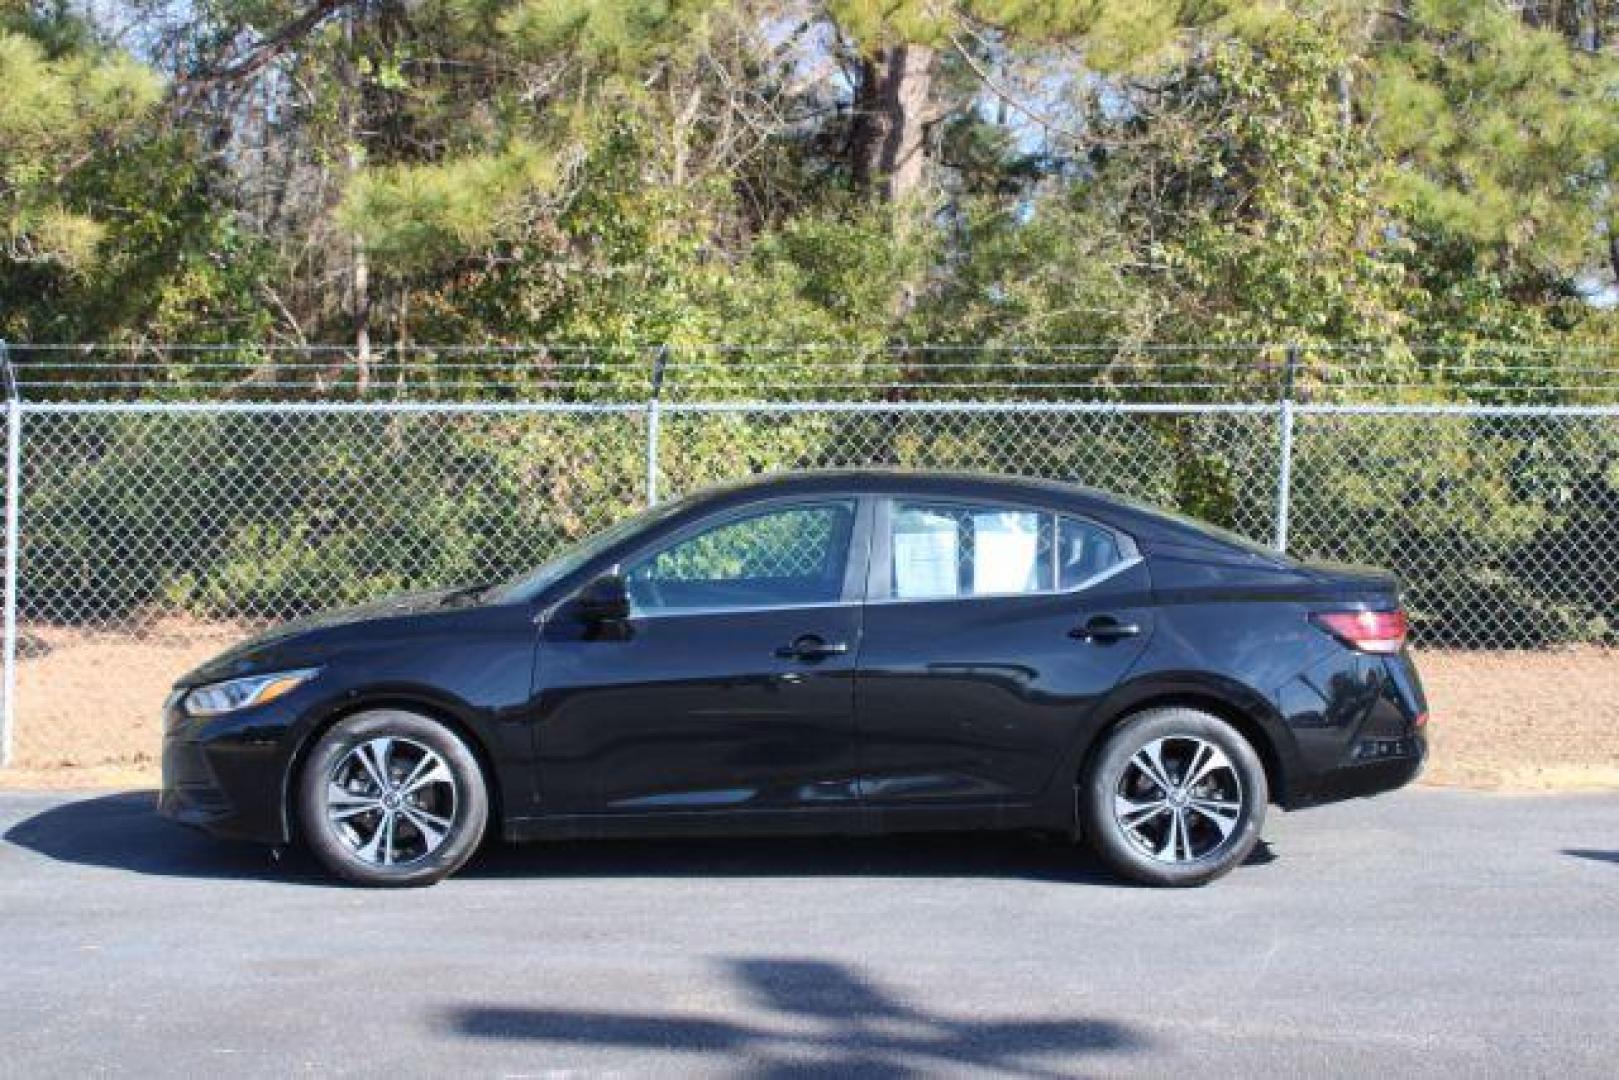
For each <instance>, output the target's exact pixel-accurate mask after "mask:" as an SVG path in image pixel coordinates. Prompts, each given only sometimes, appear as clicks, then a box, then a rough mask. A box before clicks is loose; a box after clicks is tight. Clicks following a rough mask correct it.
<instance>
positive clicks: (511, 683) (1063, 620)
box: [160, 471, 1427, 885]
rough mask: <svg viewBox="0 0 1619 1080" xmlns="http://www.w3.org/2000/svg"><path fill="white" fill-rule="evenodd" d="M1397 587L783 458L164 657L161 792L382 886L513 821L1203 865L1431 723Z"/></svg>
mask: <svg viewBox="0 0 1619 1080" xmlns="http://www.w3.org/2000/svg"><path fill="white" fill-rule="evenodd" d="M1405 634H1406V625H1405V615H1404V613H1403V612H1402V611H1401V609H1400V606H1399V599H1398V593H1397V585H1396V582H1395V580H1394V579H1393V578H1392V577H1391V576H1390V575H1388V574H1386V573H1383V572H1381V571H1376V570H1366V569H1356V568H1351V567H1342V566H1324V565H1314V564H1306V563H1300V562H1297V561H1294V560H1292V559H1289V558H1286V557H1284V556H1282V555H1279V554H1277V553H1276V552H1274V551H1271V550H1269V549H1266V548H1263V547H1259V546H1257V545H1255V544H1252V543H1249V542H1248V541H1245V540H1243V539H1241V538H1240V537H1237V536H1234V535H1231V534H1228V533H1225V532H1223V531H1221V530H1218V529H1215V528H1213V527H1211V526H1208V525H1204V524H1202V523H1200V522H1197V521H1193V520H1190V519H1187V518H1182V517H1178V516H1175V515H1172V514H1168V513H1165V512H1163V511H1160V510H1155V509H1152V508H1150V507H1146V506H1142V505H1138V504H1135V503H1132V502H1129V501H1126V500H1123V499H1119V498H1116V497H1112V496H1108V495H1104V494H1102V493H1099V492H1096V491H1091V490H1087V489H1085V488H1080V487H1074V486H1070V485H1066V484H1060V483H1052V482H1045V481H1039V480H1025V479H1008V478H998V477H985V476H965V475H947V474H927V473H924V474H910V473H901V472H875V471H874V472H836V473H808V474H802V475H795V476H791V477H781V476H776V477H766V478H762V479H755V480H750V481H747V482H744V483H739V484H734V485H731V486H728V487H723V488H718V489H715V490H711V491H708V492H705V493H703V494H700V495H697V496H693V497H690V498H686V499H681V500H679V501H677V502H671V503H667V504H665V505H662V506H659V507H657V508H655V509H653V510H649V511H647V512H645V513H643V514H641V515H639V516H637V517H634V518H631V519H629V520H628V521H625V522H624V523H622V524H620V525H618V526H616V527H614V528H612V529H610V530H608V531H607V532H604V533H601V534H600V535H598V536H596V537H594V538H592V539H590V540H587V541H585V542H584V543H582V544H580V545H579V546H577V547H575V548H574V549H572V550H571V551H569V552H567V553H566V554H564V555H562V556H561V557H560V558H557V559H556V560H554V561H552V562H550V563H547V564H546V565H545V566H542V567H540V568H539V569H538V570H535V571H534V572H533V573H530V574H528V575H526V576H524V577H522V578H519V579H517V580H515V581H511V582H507V583H505V584H501V585H495V586H488V587H477V588H463V589H455V590H446V591H438V592H431V593H422V594H417V595H411V596H405V597H399V598H396V599H392V600H388V601H384V602H382V603H378V604H374V605H371V606H367V607H363V608H356V609H352V610H346V611H340V612H335V613H330V614H326V615H322V616H319V617H316V618H311V619H307V620H304V621H302V622H297V623H292V624H289V625H286V626H283V627H280V628H278V629H276V630H273V631H271V632H269V633H267V634H265V635H263V636H260V637H258V638H255V639H253V640H251V641H248V642H246V643H244V644H242V645H240V646H238V647H236V648H234V649H232V650H230V651H229V652H227V653H225V654H224V655H223V656H220V657H219V658H217V659H215V660H213V661H211V662H209V663H207V664H205V665H203V666H202V667H201V668H198V669H197V670H196V671H193V672H192V673H190V674H189V675H187V676H185V677H184V678H183V679H182V680H180V682H179V684H178V685H177V686H176V688H175V691H174V694H173V695H172V697H171V698H170V700H169V705H168V709H167V715H166V717H165V731H166V733H165V737H164V748H163V792H162V796H161V799H160V807H161V810H162V812H163V813H165V814H167V815H169V816H170V817H172V818H175V819H177V820H179V821H182V822H185V823H187V824H192V825H197V826H201V827H203V828H206V829H208V830H211V831H213V832H215V833H217V834H220V835H225V836H234V837H241V838H246V839H250V840H255V841H260V842H264V843H269V844H276V845H281V844H286V843H289V842H291V841H293V840H298V841H301V842H302V843H304V844H306V845H308V847H309V848H310V849H312V850H313V852H314V853H315V855H316V856H317V857H318V858H319V859H320V860H321V862H322V863H323V864H324V865H326V866H327V867H328V868H330V870H331V871H332V872H333V873H335V874H338V875H340V876H342V877H344V878H347V879H349V880H351V881H355V882H360V883H364V884H370V885H418V884H427V883H430V882H434V881H437V880H439V879H441V878H443V877H445V876H446V875H448V874H450V873H452V872H453V871H455V870H456V869H457V868H458V867H460V866H461V865H462V864H463V863H465V862H466V861H467V859H468V858H469V857H470V856H471V855H472V853H473V851H474V850H475V849H476V848H477V846H478V844H479V841H480V840H481V839H482V837H483V836H484V835H485V833H486V832H488V831H489V830H491V829H494V830H497V831H498V833H499V834H500V835H502V836H504V837H506V838H508V839H513V840H523V839H534V838H550V837H581V836H585V837H594V836H609V835H627V834H636V835H689V834H695V833H703V834H714V833H873V832H898V831H907V830H936V829H1040V830H1054V831H1057V832H1059V833H1062V834H1065V835H1068V836H1072V837H1084V838H1085V839H1087V840H1088V841H1089V842H1090V844H1091V845H1092V846H1093V847H1094V848H1095V849H1096V851H1097V852H1098V853H1099V854H1100V855H1101V857H1102V858H1103V859H1104V860H1105V861H1106V862H1107V863H1108V864H1109V865H1110V866H1112V867H1113V868H1114V869H1116V870H1117V871H1118V872H1119V873H1121V874H1123V875H1125V876H1127V877H1130V878H1133V879H1135V880H1137V881H1143V882H1149V883H1152V884H1160V885H1196V884H1201V883H1203V882H1206V881H1209V880H1211V879H1213V878H1215V877H1218V876H1220V875H1221V874H1224V873H1226V872H1227V871H1229V870H1230V869H1232V868H1233V867H1234V866H1236V865H1238V864H1239V863H1241V862H1242V861H1243V860H1244V859H1245V858H1246V857H1247V856H1248V854H1249V853H1250V851H1251V850H1252V849H1253V847H1254V845H1255V844H1256V843H1257V842H1258V840H1259V836H1260V829H1261V826H1262V824H1263V822H1264V818H1265V812H1266V808H1267V806H1268V805H1269V804H1270V803H1272V802H1275V803H1277V804H1279V805H1281V806H1283V807H1287V808H1293V807H1301V806H1306V805H1309V804H1312V803H1319V802H1324V801H1328V800H1332V799H1339V798H1345V797H1349V796H1357V795H1367V794H1371V793H1374V792H1378V791H1383V790H1387V789H1389V788H1393V787H1397V786H1399V785H1401V784H1404V783H1406V782H1407V781H1409V780H1411V779H1412V778H1413V777H1414V776H1415V775H1416V774H1417V772H1418V771H1419V770H1420V768H1421V766H1422V762H1423V758H1424V756H1425V754H1426V752H1427V744H1426V740H1425V738H1424V734H1423V724H1424V722H1425V720H1426V719H1427V714H1426V706H1425V704H1424V699H1423V694H1422V688H1421V685H1420V683H1419V681H1418V678H1417V673H1416V671H1415V669H1414V668H1413V666H1412V663H1411V660H1410V657H1409V656H1408V655H1407V652H1406V650H1405Z"/></svg>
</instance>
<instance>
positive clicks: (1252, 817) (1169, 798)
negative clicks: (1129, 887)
mask: <svg viewBox="0 0 1619 1080" xmlns="http://www.w3.org/2000/svg"><path fill="white" fill-rule="evenodd" d="M1269 799H1270V793H1269V789H1268V787H1267V785H1266V782H1265V769H1264V765H1263V764H1262V763H1261V762H1260V760H1259V755H1258V754H1256V753H1255V752H1254V748H1253V747H1252V746H1251V745H1250V744H1249V743H1248V740H1247V739H1245V738H1243V736H1242V735H1241V734H1240V733H1239V732H1238V731H1237V730H1236V729H1235V728H1233V727H1232V726H1231V725H1230V724H1228V723H1226V722H1225V721H1224V720H1221V719H1220V718H1219V717H1217V716H1212V715H1210V714H1208V713H1205V712H1202V711H1199V710H1197V709H1187V708H1163V709H1149V710H1147V711H1145V712H1142V713H1139V714H1137V715H1136V716H1133V717H1130V718H1129V719H1128V720H1126V721H1125V722H1124V723H1122V724H1120V725H1119V726H1118V728H1116V729H1115V730H1114V731H1113V733H1112V734H1111V735H1110V736H1109V737H1108V739H1107V742H1105V743H1104V744H1103V745H1102V747H1101V750H1100V751H1099V752H1098V753H1097V755H1096V757H1095V759H1094V760H1093V761H1092V763H1091V766H1090V769H1089V770H1088V772H1087V774H1086V775H1085V776H1084V777H1083V778H1082V779H1081V783H1080V791H1079V806H1080V811H1081V813H1082V815H1083V822H1082V824H1083V825H1084V829H1085V834H1086V836H1087V837H1088V838H1089V839H1090V842H1091V845H1092V847H1094V848H1095V849H1096V851H1097V853H1098V854H1099V855H1100V856H1101V857H1102V859H1103V861H1105V862H1106V863H1107V864H1108V865H1109V866H1110V867H1112V868H1113V869H1114V870H1116V871H1118V872H1119V873H1120V874H1122V875H1124V876H1125V877H1128V878H1130V879H1132V880H1134V881H1139V882H1143V883H1145V884H1149V885H1202V884H1204V883H1206V882H1209V881H1213V880H1214V879H1215V878H1217V877H1220V876H1221V875H1223V874H1226V873H1229V872H1230V871H1231V870H1232V869H1234V868H1235V867H1237V866H1239V865H1240V864H1241V863H1242V861H1243V860H1244V859H1246V858H1247V857H1248V855H1249V853H1250V852H1252V851H1253V849H1254V845H1255V844H1257V843H1258V842H1259V835H1260V830H1261V828H1262V827H1263V826H1264V823H1265V805H1266V803H1267V802H1268V801H1269Z"/></svg>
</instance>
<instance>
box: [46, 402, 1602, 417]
mask: <svg viewBox="0 0 1619 1080" xmlns="http://www.w3.org/2000/svg"><path fill="white" fill-rule="evenodd" d="M15 407H16V408H18V409H19V411H21V412H22V413H25V414H36V413H38V414H121V415H173V416H180V415H199V414H200V415H222V414H242V413H247V414H255V413H257V414H274V415H294V414H304V413H342V414H368V413H375V414H412V413H445V414H459V415H478V414H519V413H537V414H561V415H585V414H591V413H605V414H632V413H644V412H645V411H646V410H647V408H648V401H647V400H646V399H639V400H630V401H608V402H584V401H579V402H574V401H22V402H17V403H15ZM658 407H659V410H660V411H661V412H662V413H663V414H665V415H676V414H681V413H690V414H697V415H723V414H761V415H786V414H795V413H855V414H871V413H923V414H938V413H956V414H974V413H980V414H1018V413H1026V414H1042V415H1051V414H1098V415H1107V414H1139V415H1169V416H1194V415H1253V414H1274V413H1275V412H1277V410H1278V409H1279V408H1280V403H1279V402H1276V401H1265V402H1230V403H1227V402H1206V403H1205V402H1177V401H1161V402H1139V401H1135V402H1132V401H674V402H670V401H664V402H660V403H659V406H658ZM1288 407H1289V408H1291V409H1292V411H1293V413H1294V415H1295V416H1334V415H1349V416H1495V417H1514V416H1517V417H1537V416H1538V417H1612V418H1615V419H1619V405H1441V404H1433V405H1330V404H1308V403H1303V402H1289V403H1288Z"/></svg>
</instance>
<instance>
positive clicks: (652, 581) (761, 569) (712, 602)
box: [625, 502, 854, 611]
mask: <svg viewBox="0 0 1619 1080" xmlns="http://www.w3.org/2000/svg"><path fill="white" fill-rule="evenodd" d="M853 526H854V504H853V503H851V502H828V503H811V504H801V505H798V506H792V507H785V508H783V509H780V510H772V511H767V512H764V513H760V514H754V515H750V516H748V517H743V518H733V519H731V520H730V521H727V522H726V523H724V524H723V525H716V526H714V527H713V528H711V529H706V530H704V531H702V532H699V533H697V534H696V535H694V536H690V537H687V538H686V539H684V540H680V541H678V542H676V543H675V544H673V545H671V546H669V547H666V548H664V549H663V550H662V551H659V552H656V553H654V554H652V555H649V556H647V557H646V558H644V559H642V560H640V561H639V562H637V563H635V564H633V565H632V566H630V567H629V568H628V570H627V571H626V573H625V577H626V579H627V581H628V584H629V591H630V603H631V606H632V607H633V608H634V609H635V610H636V611H669V610H681V609H690V608H736V607H771V606H775V605H781V604H821V603H834V602H836V601H837V600H839V599H841V597H842V595H843V576H844V570H845V567H846V565H847V560H848V554H849V534H850V531H851V530H852V528H853Z"/></svg>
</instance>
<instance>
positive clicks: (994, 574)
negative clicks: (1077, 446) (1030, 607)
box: [889, 502, 1124, 600]
mask: <svg viewBox="0 0 1619 1080" xmlns="http://www.w3.org/2000/svg"><path fill="white" fill-rule="evenodd" d="M889 528H890V532H889V552H890V559H891V563H890V566H889V595H890V597H891V598H893V599H896V600H928V599H938V598H945V597H953V596H1008V595H1014V596H1015V595H1019V594H1031V593H1043V592H1052V591H1053V590H1063V589H1072V588H1076V587H1078V586H1080V585H1083V584H1084V583H1085V582H1087V581H1090V580H1091V579H1093V578H1095V577H1096V576H1097V575H1098V574H1101V573H1103V572H1104V571H1107V570H1109V569H1111V568H1113V567H1114V566H1116V565H1118V564H1119V563H1120V562H1121V561H1122V560H1123V559H1124V555H1123V553H1122V552H1121V551H1120V548H1119V540H1118V537H1116V536H1115V535H1114V534H1113V533H1112V532H1111V531H1109V530H1108V529H1105V528H1103V527H1102V526H1100V525H1096V524H1093V523H1091V522H1088V521H1083V520H1081V519H1079V518H1071V517H1065V516H1062V515H1057V514H1050V513H1045V512H1043V511H1038V510H1026V509H1022V508H1009V507H995V506H960V505H951V504H933V503H923V502H901V503H897V504H896V505H895V507H894V512H893V515H892V517H891V518H890V526H889Z"/></svg>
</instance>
